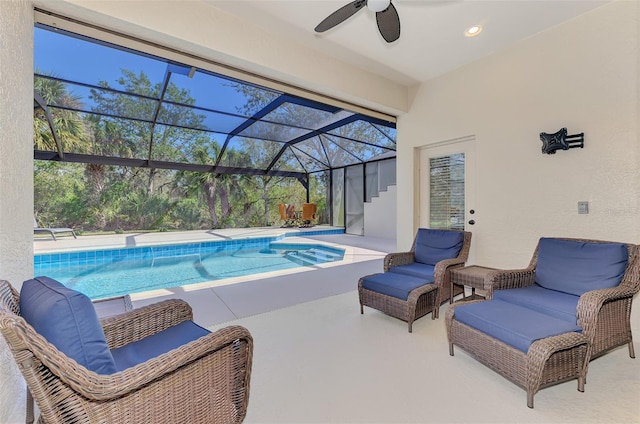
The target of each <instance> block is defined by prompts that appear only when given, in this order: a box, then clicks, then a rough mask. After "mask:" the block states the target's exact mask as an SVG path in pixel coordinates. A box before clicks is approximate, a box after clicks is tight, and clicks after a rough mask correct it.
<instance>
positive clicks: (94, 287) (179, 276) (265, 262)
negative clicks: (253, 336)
mask: <svg viewBox="0 0 640 424" xmlns="http://www.w3.org/2000/svg"><path fill="white" fill-rule="evenodd" d="M273 240H274V239H273V238H263V239H251V240H234V241H229V242H203V243H191V244H181V245H171V246H149V247H140V248H130V249H111V250H100V251H85V252H69V253H55V254H43V255H36V256H35V257H34V264H35V265H34V272H35V275H36V276H39V275H46V276H48V277H51V278H53V279H56V280H58V281H60V282H61V283H63V284H64V285H66V286H67V287H70V288H72V289H74V290H78V291H80V292H83V293H85V294H86V295H87V296H89V297H90V298H91V299H100V298H105V297H112V296H119V295H123V294H130V293H137V292H142V291H147V290H154V289H161V288H171V287H177V286H184V285H188V284H194V283H201V282H205V281H212V280H220V279H223V278H230V277H238V276H244V275H251V274H258V273H263V272H270V271H278V270H284V269H290V268H297V267H302V266H313V265H317V264H320V263H326V262H333V261H340V260H342V259H343V256H344V250H342V249H338V248H334V247H329V246H324V245H320V244H306V243H305V244H297V243H296V244H293V243H284V242H281V241H273Z"/></svg>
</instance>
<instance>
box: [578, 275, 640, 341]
mask: <svg viewBox="0 0 640 424" xmlns="http://www.w3.org/2000/svg"><path fill="white" fill-rule="evenodd" d="M635 293H636V290H634V288H633V287H629V286H626V287H623V286H617V287H613V288H609V289H600V290H592V291H589V292H586V293H585V294H583V295H582V296H580V300H579V301H578V309H577V311H578V325H580V326H581V327H582V328H583V330H584V331H585V333H587V334H589V333H591V331H595V329H596V325H597V320H598V316H599V314H600V310H601V308H602V305H604V304H605V303H607V302H614V301H617V300H627V299H628V300H629V301H631V300H632V299H633V296H634V295H635Z"/></svg>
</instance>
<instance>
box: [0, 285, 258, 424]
mask: <svg viewBox="0 0 640 424" xmlns="http://www.w3.org/2000/svg"><path fill="white" fill-rule="evenodd" d="M0 301H1V302H2V305H0V330H1V331H2V333H3V335H4V337H5V339H6V340H7V342H8V345H9V347H10V349H11V351H12V353H13V355H14V357H15V358H16V362H17V363H19V364H20V370H21V372H22V374H23V375H24V377H25V380H26V381H27V385H28V388H29V392H28V393H29V396H28V401H27V418H28V419H27V421H28V422H29V417H31V418H33V406H32V402H30V401H29V400H30V399H31V395H33V399H35V400H36V403H37V404H38V407H39V409H40V411H41V414H42V416H41V418H42V419H43V420H44V421H45V422H47V423H64V422H85V421H87V420H89V421H90V420H91V419H90V417H103V419H105V420H106V421H108V422H123V421H125V420H127V421H129V422H162V421H167V420H168V421H171V422H190V423H192V422H193V423H198V422H224V423H240V422H242V421H243V419H244V416H245V415H246V408H247V405H248V395H249V381H250V374H251V363H252V352H253V339H252V337H251V335H250V333H249V332H248V331H247V330H246V329H245V328H243V327H240V326H229V327H226V328H223V329H220V330H217V331H216V332H210V331H209V330H206V329H204V328H202V327H200V326H198V325H197V324H195V323H194V322H193V313H192V310H191V308H190V307H189V305H188V304H187V303H186V302H184V301H182V300H177V299H172V300H166V301H163V302H158V303H155V304H152V305H148V306H144V307H141V308H137V309H134V310H132V311H129V312H125V313H123V314H119V315H114V316H110V317H106V318H103V319H102V320H100V319H99V318H98V316H97V314H96V312H95V309H94V307H93V304H92V303H91V301H90V300H89V298H88V297H87V296H85V295H84V294H82V293H79V292H77V291H74V290H72V289H69V288H67V287H65V286H64V285H62V284H61V283H59V282H58V281H55V280H53V279H51V278H48V277H37V278H34V279H31V280H28V281H25V282H24V283H23V285H22V289H21V294H20V295H18V293H17V292H16V291H15V290H14V289H13V288H12V287H11V285H10V284H9V283H8V282H6V281H1V280H0ZM52 393H53V394H55V395H52ZM167 411H170V412H167ZM166 414H169V415H170V416H167V415H166Z"/></svg>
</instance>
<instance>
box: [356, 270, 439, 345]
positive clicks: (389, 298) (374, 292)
mask: <svg viewBox="0 0 640 424" xmlns="http://www.w3.org/2000/svg"><path fill="white" fill-rule="evenodd" d="M358 295H359V297H360V313H361V314H364V306H369V307H370V308H374V309H377V310H379V311H381V312H384V313H385V314H387V315H391V316H392V317H395V318H398V319H401V320H403V321H406V322H407V324H408V326H409V333H411V332H412V325H413V321H415V320H416V319H418V318H421V317H423V316H425V315H427V314H428V313H429V312H431V313H432V314H431V319H435V316H434V314H433V311H434V309H435V308H436V307H437V306H438V305H436V303H437V302H436V300H437V296H438V286H436V285H435V284H434V283H433V280H431V281H429V280H425V279H424V278H418V277H412V276H409V275H404V274H399V273H395V272H383V273H378V274H371V275H367V276H364V277H362V278H360V280H358Z"/></svg>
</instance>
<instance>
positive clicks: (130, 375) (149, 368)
mask: <svg viewBox="0 0 640 424" xmlns="http://www.w3.org/2000/svg"><path fill="white" fill-rule="evenodd" d="M222 350H228V351H229V353H226V354H224V355H223V356H224V357H226V358H229V357H231V356H234V355H238V356H239V357H241V358H243V359H245V360H246V359H247V357H248V360H249V362H248V363H249V366H250V364H251V357H252V351H253V338H252V337H251V334H250V333H249V331H248V330H247V329H246V328H244V327H241V326H229V327H226V328H223V329H220V330H218V331H216V332H213V333H210V334H208V335H206V336H203V337H201V338H199V339H197V340H194V341H192V342H191V343H188V344H185V345H183V346H181V347H180V348H178V349H174V350H171V351H169V352H167V353H165V354H163V355H160V356H158V357H155V358H153V359H150V360H148V361H146V362H144V363H141V364H138V365H136V366H134V367H131V368H127V369H126V370H124V371H121V372H118V373H115V374H111V375H101V374H96V373H94V372H92V371H89V370H87V369H86V368H84V367H77V366H76V367H68V366H65V365H66V364H64V363H63V364H62V367H61V366H60V365H61V364H60V363H57V362H54V361H50V358H48V357H44V358H41V359H42V362H43V364H44V365H45V366H47V367H49V368H50V369H51V370H54V373H55V374H57V376H58V378H60V380H61V381H63V382H64V383H65V384H67V385H68V386H69V387H71V388H72V389H73V390H74V391H75V392H77V393H78V394H80V395H81V396H83V397H85V398H87V399H89V400H92V401H108V400H111V399H116V398H118V397H121V396H124V395H126V394H128V393H130V392H133V391H135V390H138V389H142V388H144V387H145V385H147V384H151V383H152V382H154V380H159V379H162V378H163V377H165V376H168V375H170V374H171V373H173V372H174V371H176V370H178V369H179V368H181V367H184V366H185V365H187V364H190V363H193V362H195V361H197V360H198V359H200V358H203V357H205V356H207V355H209V354H213V353H215V352H218V351H222ZM69 362H72V363H75V362H74V361H69ZM218 362H220V364H219V365H220V366H226V367H230V368H234V367H233V366H230V365H229V364H228V363H224V362H225V361H224V360H223V359H221V360H220V361H218ZM245 362H246V361H245ZM240 366H241V361H238V367H239V368H240ZM207 368H212V367H211V366H207V367H203V369H201V370H200V371H198V373H207V372H213V371H214V370H209V369H207ZM177 372H180V371H177Z"/></svg>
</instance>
